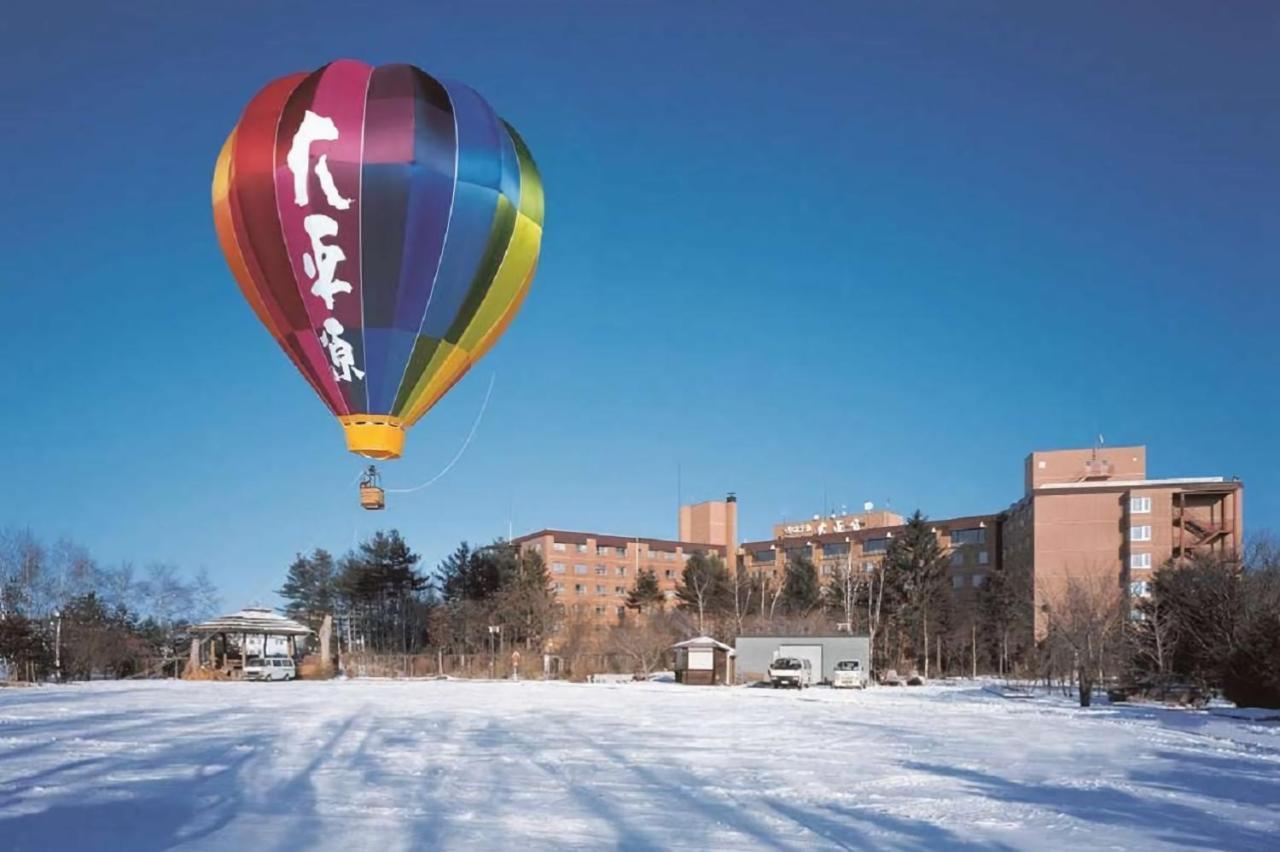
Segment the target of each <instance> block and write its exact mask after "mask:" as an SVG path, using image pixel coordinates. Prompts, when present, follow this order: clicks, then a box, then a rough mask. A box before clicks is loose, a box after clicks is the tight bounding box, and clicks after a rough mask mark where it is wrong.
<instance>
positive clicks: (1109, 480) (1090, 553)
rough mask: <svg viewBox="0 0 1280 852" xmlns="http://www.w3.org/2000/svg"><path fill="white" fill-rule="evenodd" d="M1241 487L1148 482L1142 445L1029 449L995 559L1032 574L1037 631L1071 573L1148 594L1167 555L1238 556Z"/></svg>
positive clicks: (1219, 480)
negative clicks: (1021, 485)
mask: <svg viewBox="0 0 1280 852" xmlns="http://www.w3.org/2000/svg"><path fill="white" fill-rule="evenodd" d="M1243 502H1244V483H1242V482H1240V481H1238V480H1227V479H1224V478H1223V477H1220V476H1215V477H1184V478H1177V479H1148V478H1147V452H1146V447H1141V446H1136V447H1106V448H1096V449H1092V450H1057V451H1052V452H1035V453H1031V454H1030V455H1029V456H1027V461H1026V476H1025V494H1024V495H1023V497H1022V499H1021V500H1019V501H1018V502H1017V503H1014V504H1013V506H1011V507H1010V508H1009V509H1008V510H1007V511H1006V512H1005V513H1004V514H1003V516H1002V524H1001V526H1002V530H1003V535H1002V538H1003V547H1002V553H1001V560H1002V563H1003V565H1004V567H1005V568H1006V570H1009V571H1012V572H1017V573H1019V574H1020V575H1021V576H1024V577H1028V578H1030V580H1031V583H1030V587H1031V593H1032V595H1033V599H1034V609H1035V625H1036V633H1037V635H1043V633H1044V630H1045V617H1046V614H1045V604H1046V603H1048V602H1050V601H1051V600H1053V599H1054V598H1055V597H1058V596H1061V595H1062V594H1063V593H1064V592H1065V590H1066V588H1067V585H1068V584H1069V583H1070V582H1071V580H1072V578H1080V579H1081V580H1086V579H1087V580H1088V581H1089V582H1092V583H1095V584H1100V585H1102V586H1103V587H1110V588H1116V589H1119V590H1121V591H1122V592H1127V593H1128V594H1129V595H1131V596H1133V597H1141V596H1143V595H1145V594H1147V585H1148V582H1149V579H1150V577H1151V574H1152V572H1153V571H1154V570H1155V569H1156V568H1158V567H1160V566H1161V565H1163V564H1164V563H1166V562H1168V561H1169V560H1170V559H1178V558H1181V557H1189V556H1191V555H1193V554H1196V553H1209V554H1216V555H1219V556H1223V557H1227V558H1233V557H1234V556H1235V555H1236V554H1238V553H1239V552H1240V547H1241V542H1242V537H1243V530H1244V517H1243V508H1244V507H1243Z"/></svg>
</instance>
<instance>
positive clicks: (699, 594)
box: [676, 552, 733, 633]
mask: <svg viewBox="0 0 1280 852" xmlns="http://www.w3.org/2000/svg"><path fill="white" fill-rule="evenodd" d="M676 597H677V598H678V599H679V601H680V607H681V608H682V609H687V610H690V611H692V612H696V613H697V614H698V632H699V633H706V620H707V618H708V617H714V616H717V615H723V614H724V613H726V612H728V611H729V610H731V609H732V607H733V582H732V580H731V579H730V577H729V572H728V571H727V570H726V569H725V567H724V560H723V559H721V558H720V557H719V556H717V555H715V554H707V553H701V552H699V553H695V554H693V555H692V556H690V557H689V558H688V560H686V562H685V564H684V571H683V572H681V575H680V582H679V583H678V584H677V585H676Z"/></svg>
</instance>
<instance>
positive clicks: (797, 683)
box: [769, 657, 813, 689]
mask: <svg viewBox="0 0 1280 852" xmlns="http://www.w3.org/2000/svg"><path fill="white" fill-rule="evenodd" d="M769 683H771V684H773V688H774V689H777V688H778V687H780V686H794V687H795V688H796V689H804V688H805V687H807V686H813V663H811V662H809V660H808V659H807V658H805V657H778V659H776V660H774V661H773V662H772V663H770V664H769Z"/></svg>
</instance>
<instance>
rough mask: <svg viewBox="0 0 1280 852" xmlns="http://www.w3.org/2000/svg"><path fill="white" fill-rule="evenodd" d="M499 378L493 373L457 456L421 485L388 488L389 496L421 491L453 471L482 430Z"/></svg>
mask: <svg viewBox="0 0 1280 852" xmlns="http://www.w3.org/2000/svg"><path fill="white" fill-rule="evenodd" d="M497 376H498V374H497V373H492V374H491V375H490V376H489V388H488V389H487V390H486V391H485V392H484V401H483V402H481V403H480V411H479V413H478V414H476V420H475V422H474V423H472V424H471V431H470V432H468V433H467V439H466V440H465V441H463V442H462V446H461V447H459V448H458V452H457V454H456V455H454V457H453V458H452V459H450V460H449V463H448V464H447V465H445V466H444V468H443V469H442V470H441V471H440V472H439V473H437V474H436V475H435V476H433V477H431V478H430V479H428V480H427V481H426V482H424V483H422V484H421V485H415V486H413V487H412V488H388V489H386V491H387V493H388V494H408V493H410V492H413V491H421V490H422V489H424V488H426V487H427V486H429V485H431V484H433V483H434V482H435V481H436V480H437V479H439V478H440V477H442V476H444V475H445V474H446V473H448V472H449V471H450V470H452V469H453V466H454V465H455V464H457V463H458V459H460V458H462V454H463V453H465V452H466V451H467V447H469V446H471V439H472V438H474V437H475V436H476V430H477V429H479V428H480V421H481V420H483V419H484V412H485V409H487V408H488V407H489V396H490V394H492V393H493V380H494V379H495V378H497Z"/></svg>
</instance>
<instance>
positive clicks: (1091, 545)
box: [514, 446, 1244, 634]
mask: <svg viewBox="0 0 1280 852" xmlns="http://www.w3.org/2000/svg"><path fill="white" fill-rule="evenodd" d="M1243 499H1244V484H1243V483H1242V482H1240V481H1239V480H1237V479H1230V480H1228V479H1225V478H1223V477H1220V476H1219V477H1181V478H1174V479H1148V478H1147V471H1146V448H1145V447H1142V446H1133V447H1106V448H1095V449H1086V450H1055V451H1049V452H1033V453H1031V454H1030V455H1029V456H1028V457H1027V459H1026V463H1025V476H1024V492H1023V496H1022V498H1021V499H1019V500H1018V501H1017V502H1015V503H1014V504H1013V505H1012V506H1010V507H1009V508H1008V509H1005V510H1003V511H999V512H993V513H989V514H977V515H969V516H965V517H958V518H945V519H930V525H931V527H932V528H933V529H934V531H935V532H936V533H937V535H938V536H939V538H940V540H941V542H940V543H941V545H942V547H943V549H944V550H945V551H947V552H948V553H949V554H950V555H949V560H950V561H949V565H948V574H949V577H950V581H951V585H952V589H953V591H954V594H955V595H956V598H957V602H958V603H960V604H961V605H962V606H964V605H966V604H971V603H972V602H973V601H974V599H975V595H976V591H977V589H978V588H980V587H981V585H982V584H983V583H984V582H985V581H986V577H987V576H988V574H989V573H990V572H991V571H994V570H997V569H1004V570H1008V571H1014V572H1019V573H1022V574H1024V575H1025V576H1027V577H1028V578H1029V579H1030V580H1031V582H1030V584H1029V585H1028V588H1029V589H1031V590H1033V591H1032V593H1031V594H1032V597H1031V599H1029V600H1028V601H1027V605H1028V606H1032V607H1034V611H1035V619H1036V632H1037V633H1038V634H1040V633H1042V632H1043V630H1044V623H1043V617H1044V614H1043V611H1042V605H1043V604H1044V603H1045V601H1046V600H1048V599H1050V598H1052V597H1053V596H1054V595H1056V594H1059V593H1060V592H1061V591H1062V589H1063V588H1065V585H1066V582H1067V580H1068V578H1069V577H1072V576H1079V575H1081V574H1090V575H1093V576H1095V577H1097V578H1100V581H1101V582H1105V583H1108V584H1114V586H1115V587H1116V588H1117V589H1119V590H1120V591H1122V592H1125V593H1127V594H1129V595H1131V596H1141V595H1145V594H1146V593H1147V584H1148V581H1149V578H1150V576H1151V572H1152V571H1154V570H1155V568H1157V567H1159V566H1160V565H1161V564H1163V563H1164V562H1166V561H1168V560H1169V559H1171V558H1177V557H1183V556H1190V555H1192V554H1195V553H1212V554H1217V555H1220V556H1225V557H1228V558H1231V557H1232V556H1234V555H1235V554H1237V553H1239V551H1240V548H1241V544H1242V542H1243V534H1244V518H1243ZM903 524H904V519H903V518H902V516H901V515H897V514H895V513H893V512H888V511H885V510H876V509H875V508H874V507H873V506H871V505H870V504H867V506H866V507H865V510H864V511H863V512H859V513H854V514H842V515H838V516H835V515H833V516H829V517H819V516H814V517H813V518H811V519H808V520H802V521H786V522H783V523H780V524H777V525H775V526H774V528H773V536H772V537H771V538H767V539H760V540H753V541H746V542H739V541H738V539H737V536H738V504H737V500H736V498H735V497H734V496H733V495H729V497H727V498H726V499H725V500H711V501H707V502H704V503H698V504H695V505H691V506H682V507H680V511H679V518H678V537H677V539H674V540H666V539H656V538H646V537H629V536H615V535H605V534H601V533H589V532H569V531H564V530H540V531H538V532H535V533H530V534H529V535H525V536H520V537H519V538H517V539H515V540H514V543H516V544H518V545H519V546H520V547H521V548H524V549H527V550H533V551H536V552H538V553H541V554H542V556H543V559H544V561H545V562H546V563H547V567H548V571H549V572H550V573H551V577H552V581H553V582H554V583H555V588H556V592H557V594H558V595H559V596H560V597H561V598H562V599H563V601H564V602H565V603H566V604H569V605H571V606H576V607H579V608H580V609H582V610H583V611H585V612H587V613H589V614H591V615H593V616H595V617H596V618H597V619H598V620H599V621H600V623H601V624H609V623H616V621H617V619H618V618H619V617H621V616H622V615H623V614H624V613H625V608H624V602H625V600H626V596H627V592H629V591H630V589H631V587H632V586H633V585H634V583H635V577H636V574H637V573H638V572H639V570H640V569H651V570H653V572H654V574H655V575H656V576H657V578H658V584H659V586H660V588H662V590H663V591H664V592H665V593H666V595H667V597H668V598H671V597H674V595H675V588H676V584H677V583H678V582H679V580H680V575H681V571H682V570H683V568H684V563H685V561H686V560H687V559H688V557H689V556H690V555H692V554H693V553H695V552H699V551H701V552H709V553H716V554H718V555H719V556H721V557H722V558H723V559H724V560H725V562H726V564H727V565H729V567H730V569H731V570H732V569H733V568H734V567H735V566H737V565H739V564H741V565H742V566H743V567H744V568H745V569H746V570H747V571H749V572H751V573H752V574H755V575H757V576H763V577H765V578H767V579H768V580H769V581H770V583H771V585H772V587H773V588H777V584H780V583H781V582H782V578H783V572H784V571H785V570H786V565H787V561H788V559H789V557H791V556H793V555H798V554H801V553H803V554H805V555H807V556H809V557H810V558H811V559H812V560H813V562H814V564H815V565H817V566H818V570H819V573H820V574H821V575H822V578H823V581H824V582H825V581H826V579H827V578H829V577H830V576H831V575H832V574H833V573H834V572H836V571H838V570H840V569H842V568H844V569H848V568H862V569H865V568H867V567H869V566H872V565H874V564H875V563H876V562H878V561H879V560H880V559H882V558H883V555H884V552H885V551H886V550H887V549H888V546H889V542H890V541H891V540H892V539H893V536H894V535H895V534H897V533H899V532H900V530H901V527H902V526H903Z"/></svg>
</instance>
